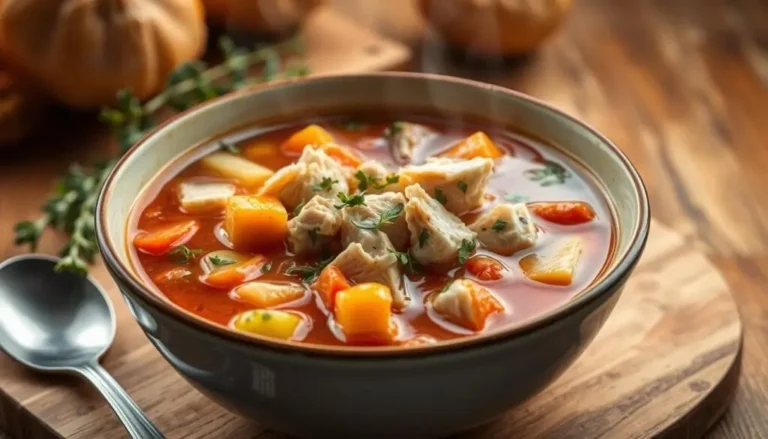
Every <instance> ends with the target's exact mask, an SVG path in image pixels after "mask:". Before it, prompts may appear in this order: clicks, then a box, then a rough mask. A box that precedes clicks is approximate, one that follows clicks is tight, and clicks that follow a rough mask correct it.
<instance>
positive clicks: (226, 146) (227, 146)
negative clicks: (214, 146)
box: [219, 140, 240, 154]
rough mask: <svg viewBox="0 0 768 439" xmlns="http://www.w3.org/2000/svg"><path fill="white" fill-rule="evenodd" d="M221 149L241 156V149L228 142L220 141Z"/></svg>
mask: <svg viewBox="0 0 768 439" xmlns="http://www.w3.org/2000/svg"><path fill="white" fill-rule="evenodd" d="M219 148H220V149H221V150H222V151H226V152H228V153H230V154H240V148H238V147H237V146H235V145H233V144H231V143H229V142H227V141H226V140H219Z"/></svg>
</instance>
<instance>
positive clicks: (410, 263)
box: [388, 248, 416, 273]
mask: <svg viewBox="0 0 768 439" xmlns="http://www.w3.org/2000/svg"><path fill="white" fill-rule="evenodd" d="M388 251H389V252H390V253H392V254H393V255H395V257H396V258H397V260H398V261H400V263H401V264H403V267H406V268H407V269H408V272H409V273H416V264H415V262H414V260H413V256H411V254H410V252H399V251H397V250H395V249H391V248H390V249H388Z"/></svg>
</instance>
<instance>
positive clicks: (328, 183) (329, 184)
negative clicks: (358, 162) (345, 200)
mask: <svg viewBox="0 0 768 439" xmlns="http://www.w3.org/2000/svg"><path fill="white" fill-rule="evenodd" d="M338 182H339V180H334V179H332V178H330V177H323V181H321V182H320V183H318V184H313V185H312V190H313V191H315V192H321V191H322V192H330V191H331V189H332V188H333V185H334V184H336V183H338Z"/></svg>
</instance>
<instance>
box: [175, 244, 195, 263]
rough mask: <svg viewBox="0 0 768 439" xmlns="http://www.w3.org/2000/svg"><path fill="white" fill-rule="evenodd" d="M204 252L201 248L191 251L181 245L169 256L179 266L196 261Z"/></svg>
mask: <svg viewBox="0 0 768 439" xmlns="http://www.w3.org/2000/svg"><path fill="white" fill-rule="evenodd" d="M202 252H203V251H202V250H200V249H199V248H196V249H191V248H189V247H187V246H186V245H180V246H178V247H176V248H174V249H173V250H171V252H170V253H168V256H170V257H171V260H172V261H173V262H175V263H177V264H186V263H188V262H189V261H191V260H193V259H195V257H196V256H197V255H199V254H200V253H202Z"/></svg>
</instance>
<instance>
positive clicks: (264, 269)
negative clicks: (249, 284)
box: [261, 261, 272, 273]
mask: <svg viewBox="0 0 768 439" xmlns="http://www.w3.org/2000/svg"><path fill="white" fill-rule="evenodd" d="M271 269H272V261H269V262H267V263H266V264H264V265H262V266H261V272H262V273H269V271H270V270H271Z"/></svg>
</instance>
